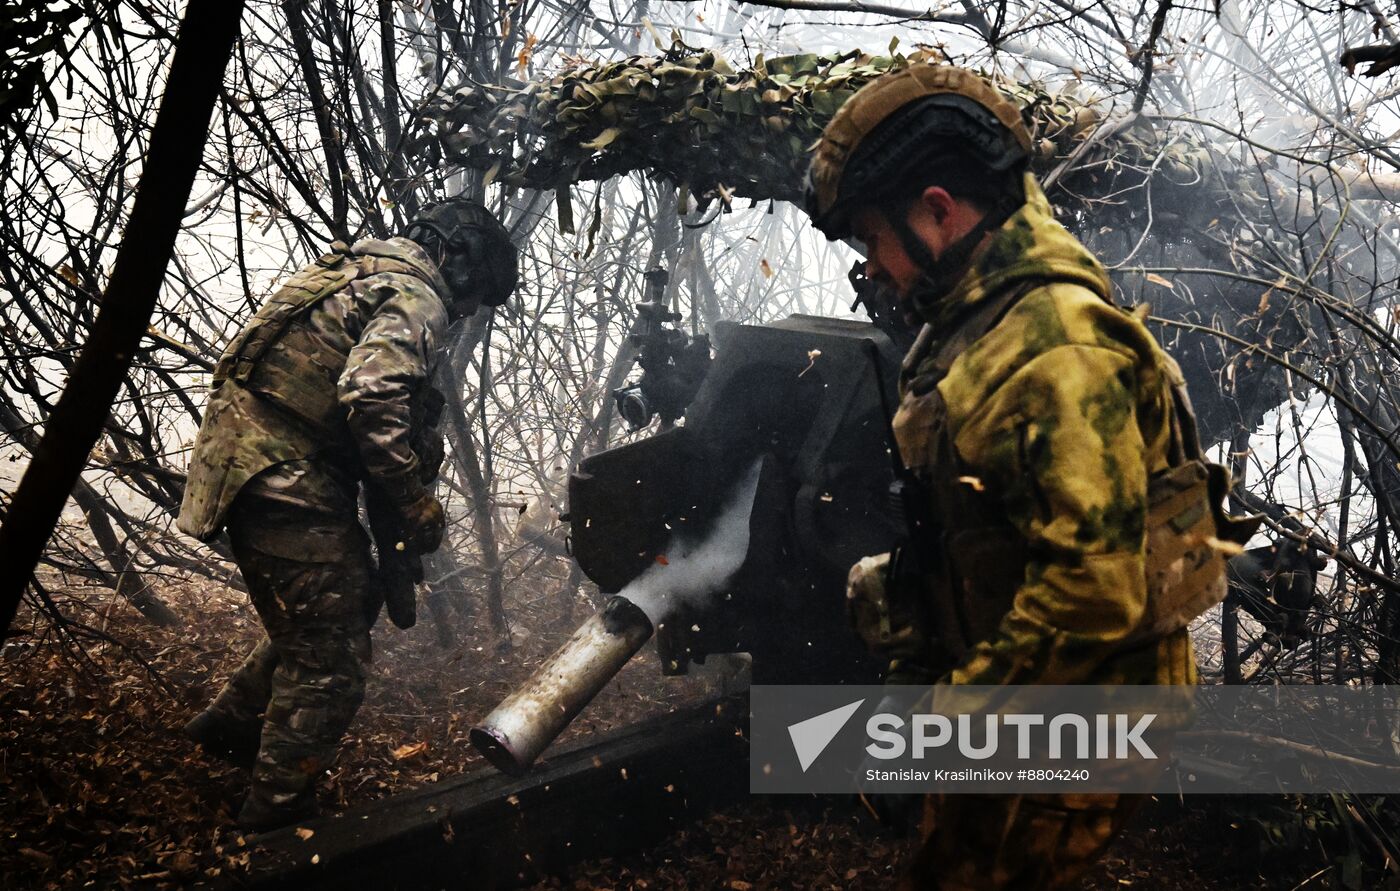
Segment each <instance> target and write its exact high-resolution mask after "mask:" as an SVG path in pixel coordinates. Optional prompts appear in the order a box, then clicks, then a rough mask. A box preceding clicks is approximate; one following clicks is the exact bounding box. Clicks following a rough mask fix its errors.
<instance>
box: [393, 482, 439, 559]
mask: <svg viewBox="0 0 1400 891" xmlns="http://www.w3.org/2000/svg"><path fill="white" fill-rule="evenodd" d="M394 507H395V509H396V510H397V512H398V516H399V528H400V530H401V531H402V534H403V536H404V541H403V545H404V547H405V548H406V549H408V550H411V551H413V552H414V553H415V554H431V553H432V552H433V551H436V550H437V549H438V548H439V547H441V546H442V535H443V532H444V531H445V530H446V528H447V515H446V514H445V513H444V512H443V510H442V502H440V501H438V500H437V499H436V498H434V497H433V496H432V495H430V494H428V493H427V492H423V493H422V494H420V495H419V496H418V497H417V498H414V499H413V500H411V501H408V500H404V501H400V500H397V499H396V500H395V502H394Z"/></svg>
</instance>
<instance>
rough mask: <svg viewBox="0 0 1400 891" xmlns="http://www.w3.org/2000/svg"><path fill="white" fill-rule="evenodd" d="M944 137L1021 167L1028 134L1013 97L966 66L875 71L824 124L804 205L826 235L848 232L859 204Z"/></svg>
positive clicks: (876, 196)
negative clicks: (876, 73)
mask: <svg viewBox="0 0 1400 891" xmlns="http://www.w3.org/2000/svg"><path fill="white" fill-rule="evenodd" d="M950 144H955V145H958V146H959V148H960V149H961V150H962V153H964V154H966V155H967V156H970V157H974V158H976V159H977V161H978V162H979V163H980V164H982V165H984V166H986V167H987V169H988V170H990V171H994V172H998V173H1004V172H1008V171H1011V170H1013V169H1016V170H1018V171H1019V170H1021V169H1024V167H1025V165H1026V163H1027V162H1028V160H1029V158H1030V149H1031V136H1030V133H1029V132H1028V131H1027V130H1026V126H1025V124H1024V123H1023V122H1022V120H1021V111H1020V109H1019V108H1018V107H1017V106H1016V104H1015V103H1013V102H1012V101H1011V100H1009V99H1007V98H1006V97H1005V96H1003V95H1002V94H1001V93H999V92H997V91H996V89H995V88H993V87H992V85H991V84H990V83H988V82H987V80H986V79H985V78H983V77H981V76H980V75H977V74H975V73H973V72H971V71H968V70H966V69H962V68H955V67H953V66H951V65H929V64H915V65H910V66H909V67H908V68H905V69H902V70H900V71H897V72H894V73H891V74H886V75H884V76H882V77H879V78H877V79H875V80H873V81H871V82H870V83H869V84H867V85H866V86H865V87H863V88H862V89H861V90H860V91H859V92H857V93H856V94H855V95H854V96H852V97H851V98H850V99H849V100H847V102H846V104H845V105H843V106H841V108H840V110H839V111H837V112H836V115H835V116H834V117H832V119H831V122H830V123H828V124H827V125H826V130H825V131H824V132H823V133H822V138H821V141H820V142H818V143H817V146H816V149H815V151H814V152H813V156H812V164H811V167H809V168H808V171H807V182H806V187H805V190H804V191H805V194H804V199H805V203H806V208H807V213H808V215H810V216H811V217H812V222H813V223H814V224H815V225H816V227H817V228H818V229H820V230H821V231H822V232H823V233H825V234H826V236H827V238H830V239H833V240H834V239H838V238H845V237H848V236H849V235H850V226H851V214H852V213H853V211H854V210H855V208H856V207H857V206H859V205H869V204H874V203H878V202H879V201H881V200H882V198H886V197H889V196H890V194H891V191H892V190H893V189H897V188H898V187H899V186H900V185H901V181H902V180H903V179H904V177H905V176H906V175H907V174H908V173H909V172H910V171H911V170H913V169H914V168H915V167H917V166H919V165H926V164H929V163H931V162H933V161H934V160H936V157H938V156H940V155H941V156H943V157H946V156H947V152H948V149H947V146H948V145H950Z"/></svg>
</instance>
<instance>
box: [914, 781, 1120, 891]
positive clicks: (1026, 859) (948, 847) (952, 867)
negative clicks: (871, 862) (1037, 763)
mask: <svg viewBox="0 0 1400 891" xmlns="http://www.w3.org/2000/svg"><path fill="white" fill-rule="evenodd" d="M1144 798H1145V796H1142V795H1114V794H1036V795H930V796H928V797H927V798H926V799H925V800H924V815H923V821H922V823H921V825H920V832H921V835H922V836H923V845H922V847H921V848H920V849H919V851H918V852H917V853H916V854H915V856H914V861H913V863H912V864H911V865H910V868H909V871H908V872H907V873H906V874H905V875H904V877H903V879H902V880H901V881H900V885H899V887H900V889H901V891H914V889H921V891H922V889H939V891H964V889H967V891H972V889H976V891H990V889H1015V891H1042V889H1056V888H1066V887H1072V886H1075V885H1077V883H1078V881H1079V880H1080V879H1081V878H1082V877H1083V875H1084V874H1085V873H1086V872H1087V871H1088V870H1089V868H1090V867H1092V866H1093V865H1094V864H1095V863H1096V862H1097V861H1098V859H1099V858H1100V857H1102V856H1103V854H1104V852H1105V851H1107V850H1108V846H1109V844H1110V843H1111V842H1112V841H1113V839H1114V838H1115V837H1117V835H1118V833H1119V832H1121V831H1122V830H1123V827H1124V825H1125V824H1126V823H1127V822H1128V819H1129V818H1130V817H1131V816H1132V815H1133V812H1134V811H1136V810H1137V808H1138V806H1139V805H1140V804H1141V803H1142V801H1143V799H1144Z"/></svg>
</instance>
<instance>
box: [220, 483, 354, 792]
mask: <svg viewBox="0 0 1400 891" xmlns="http://www.w3.org/2000/svg"><path fill="white" fill-rule="evenodd" d="M228 533H229V539H230V541H231V543H232V545H233V553H234V558H235V559H236V560H237V562H238V567H239V569H240V570H241V571H242V573H243V578H244V581H246V582H247V584H248V591H249V594H250V595H251V597H252V601H253V607H254V608H255V609H256V610H257V612H258V616H259V618H261V619H262V623H263V627H264V628H265V629H266V631H267V636H266V637H265V638H264V639H263V640H262V641H261V642H259V643H258V645H257V646H256V647H254V648H253V651H252V652H251V653H249V655H248V657H247V658H246V659H245V660H244V662H243V664H242V666H240V667H239V669H238V670H237V671H236V672H235V673H234V675H233V677H231V678H230V679H229V681H228V683H227V684H226V685H225V686H224V688H223V690H222V691H221V692H220V693H219V695H218V697H217V698H216V699H215V700H214V703H213V704H212V705H211V706H210V710H211V711H213V712H215V713H216V714H218V715H219V716H220V717H223V718H226V719H228V720H230V721H233V722H237V723H243V724H248V725H253V726H256V723H258V722H261V724H262V744H261V749H260V751H259V752H258V758H257V763H256V764H255V766H254V768H253V789H252V792H251V793H250V796H249V797H250V801H255V802H257V803H258V804H260V805H262V806H264V807H270V808H274V809H279V810H304V809H310V808H312V807H314V800H315V799H314V784H315V780H316V777H317V776H318V775H319V774H320V772H321V771H322V770H323V769H324V768H325V767H326V766H328V764H329V763H330V760H331V758H332V757H333V756H334V754H335V749H336V746H337V745H338V744H339V742H340V738H341V736H342V735H343V734H344V733H345V730H346V728H347V727H349V726H350V721H351V719H353V718H354V716H355V712H356V710H358V709H359V707H360V703H361V702H362V701H363V700H364V692H365V670H364V665H365V663H367V662H368V661H369V656H370V642H369V616H368V615H367V610H366V608H367V604H368V603H369V599H370V586H371V571H370V565H371V564H370V556H369V541H368V538H367V536H366V535H365V533H364V531H363V529H362V528H361V527H360V525H359V523H358V522H357V521H356V520H354V515H353V514H350V515H349V517H348V518H343V517H335V516H332V515H328V514H325V513H319V512H313V511H305V510H298V509H295V508H289V507H287V506H285V505H278V504H270V503H267V502H264V501H260V500H258V499H256V498H245V497H244V496H243V495H242V494H240V496H239V498H238V500H236V501H235V502H234V506H233V509H232V510H231V511H230V514H229V522H228Z"/></svg>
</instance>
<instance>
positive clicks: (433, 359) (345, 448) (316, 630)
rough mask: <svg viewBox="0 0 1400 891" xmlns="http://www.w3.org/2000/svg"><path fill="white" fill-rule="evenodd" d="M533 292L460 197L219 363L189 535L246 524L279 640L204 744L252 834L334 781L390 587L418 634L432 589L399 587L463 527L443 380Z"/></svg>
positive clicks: (356, 257) (298, 278) (511, 255)
mask: <svg viewBox="0 0 1400 891" xmlns="http://www.w3.org/2000/svg"><path fill="white" fill-rule="evenodd" d="M515 284H516V254H515V248H514V247H513V246H512V245H511V243H510V239H509V237H508V235H507V233H506V231H505V229H504V228H503V227H502V226H501V224H500V223H499V222H498V221H497V220H496V218H495V217H494V216H492V215H491V214H490V212H488V211H487V210H486V208H484V207H482V206H481V205H480V204H479V203H477V202H475V201H470V200H467V199H464V198H454V199H450V200H448V201H444V202H441V203H439V204H436V205H433V206H430V207H428V208H427V209H425V210H424V211H423V212H422V213H421V214H420V215H419V216H418V217H417V218H415V219H414V220H413V221H412V222H411V223H410V224H409V226H408V231H407V233H406V237H402V238H391V239H389V240H387V241H379V240H374V239H365V240H362V241H359V242H357V243H356V244H355V245H354V246H353V247H346V246H345V245H344V244H343V243H340V242H336V243H335V244H333V245H332V246H331V252H330V253H329V254H326V255H325V256H323V257H321V258H320V259H318V260H316V261H315V262H314V263H312V264H311V265H309V266H307V267H306V268H304V269H302V270H301V271H300V272H298V273H297V274H296V275H294V276H292V278H291V279H289V280H288V281H287V282H286V284H284V285H283V286H282V287H281V289H279V290H278V291H277V293H275V294H274V295H273V296H272V298H271V299H270V300H269V301H268V302H267V303H266V304H265V305H264V306H263V307H262V308H261V309H260V310H259V311H258V312H257V314H256V315H254V317H253V320H252V321H251V322H250V323H249V324H248V325H247V327H245V328H244V329H243V330H242V331H240V332H239V334H238V335H237V336H236V337H235V338H234V339H233V342H232V343H231V344H230V345H229V347H228V349H227V350H226V351H225V353H224V355H223V358H221V359H220V360H219V364H218V367H217V368H216V370H215V372H214V382H213V395H212V396H211V397H210V400H209V406H208V409H207V410H206V412H205V415H204V422H203V424H202V425H201V427H200V430H199V437H198V439H197V440H196V441H195V446H194V454H193V457H192V458H191V459H190V468H189V480H188V482H187V483H186V487H185V497H184V503H183V504H182V505H181V508H180V519H179V522H178V527H179V529H180V530H181V531H182V532H184V533H186V534H188V535H192V536H194V537H195V538H198V539H201V540H203V541H208V540H209V539H210V538H212V537H213V536H215V535H216V534H218V532H219V531H220V530H221V529H224V528H227V529H228V534H229V542H230V544H231V545H232V548H233V555H234V559H235V560H236V561H237V563H238V567H239V570H240V571H241V572H242V573H243V579H244V581H245V582H246V583H247V585H248V591H249V593H250V595H251V597H252V601H253V606H254V608H255V609H256V610H257V611H258V616H259V618H261V619H262V623H263V627H264V628H265V629H266V631H267V636H266V637H265V638H264V639H263V640H262V641H261V642H260V643H259V644H258V645H257V646H256V647H255V648H254V649H253V651H252V653H250V654H249V656H248V657H247V659H246V660H245V661H244V663H243V665H242V666H241V667H240V668H239V669H238V670H237V671H236V672H235V673H234V675H233V677H232V678H230V679H229V681H228V683H227V684H226V685H225V686H224V688H223V690H222V691H221V692H220V693H219V695H218V696H217V697H216V698H215V700H214V701H213V703H212V704H210V705H209V707H208V708H206V709H205V710H204V711H203V712H202V713H201V714H199V715H198V716H197V717H195V718H194V720H192V721H190V723H189V724H188V725H186V727H185V733H186V735H188V736H189V737H190V738H191V739H193V740H194V741H196V742H198V743H199V744H200V745H202V746H203V747H204V748H205V750H206V751H208V752H209V753H211V754H213V755H216V756H219V757H222V758H225V759H227V760H229V761H232V762H234V763H236V764H240V765H244V766H251V767H252V770H253V785H252V791H251V792H249V794H248V798H247V800H246V801H245V802H244V804H243V808H242V810H241V811H240V812H239V814H238V823H239V825H240V826H242V827H244V828H245V829H249V830H253V831H257V830H262V829H270V828H274V827H277V826H282V825H286V824H288V823H291V822H295V821H297V820H300V819H303V818H305V817H308V816H311V815H314V814H315V812H316V796H315V789H314V785H315V780H316V777H317V776H318V775H319V774H320V773H321V772H322V771H323V770H324V769H325V768H326V767H327V766H328V764H329V763H330V760H331V758H332V756H333V755H334V754H335V750H336V746H337V745H338V744H339V742H340V738H341V736H342V734H344V732H345V730H346V728H347V727H348V726H349V725H350V721H351V719H352V718H353V717H354V715H355V711H356V710H357V709H358V708H359V706H360V703H361V701H363V699H364V687H365V673H364V664H365V663H366V662H367V661H368V660H369V656H370V638H369V629H370V626H371V625H372V624H373V623H374V620H375V618H376V616H377V614H378V612H379V607H380V604H381V603H382V602H383V601H384V599H385V597H386V595H388V596H389V597H390V602H389V607H390V616H391V617H392V618H394V620H395V621H396V622H398V623H399V624H401V625H404V626H405V627H406V625H407V624H411V623H412V615H413V603H412V581H411V580H408V581H407V584H404V582H405V579H404V578H402V576H401V575H400V576H399V577H393V576H394V575H395V571H398V572H399V573H402V571H403V569H404V564H405V562H406V561H407V562H412V563H414V564H416V558H417V555H420V554H424V553H429V552H431V551H434V550H436V549H437V547H438V545H439V544H440V543H441V541H442V535H443V528H444V515H443V510H442V505H441V504H439V503H438V501H437V499H436V498H434V497H433V495H432V492H431V489H430V485H431V483H432V481H433V479H434V478H435V477H436V475H437V471H438V467H439V465H440V464H441V462H442V438H441V435H440V434H439V433H438V432H437V430H436V424H437V417H436V416H437V414H438V413H439V412H440V410H441V405H442V402H441V400H442V396H441V394H440V393H438V392H437V391H436V390H434V389H433V388H432V385H431V380H432V376H433V369H434V367H435V366H436V365H437V362H438V359H439V357H440V355H441V352H442V350H443V348H444V347H445V346H446V343H447V329H448V326H449V325H451V324H452V323H453V322H454V321H456V320H458V319H462V318H465V317H467V316H470V315H472V314H473V313H475V312H476V310H477V308H478V307H479V306H481V305H483V304H484V305H486V306H488V307H495V306H500V305H501V304H503V303H504V302H505V301H506V298H507V297H508V296H509V295H510V293H511V291H512V290H514V288H515ZM362 484H363V485H364V487H365V496H366V504H367V505H368V507H369V510H370V519H371V526H372V528H373V529H374V530H375V533H376V534H375V539H376V544H377V545H378V551H379V565H378V568H377V570H376V567H375V566H374V564H373V563H372V561H371V558H370V547H369V537H368V536H367V535H366V533H365V531H364V529H363V528H362V527H361V525H360V522H359V508H358V502H359V495H360V487H361V485H362ZM395 594H397V595H398V596H397V598H396V597H395V596H394V595H395ZM405 597H406V598H407V600H406V601H405V599H404V598H405Z"/></svg>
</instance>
